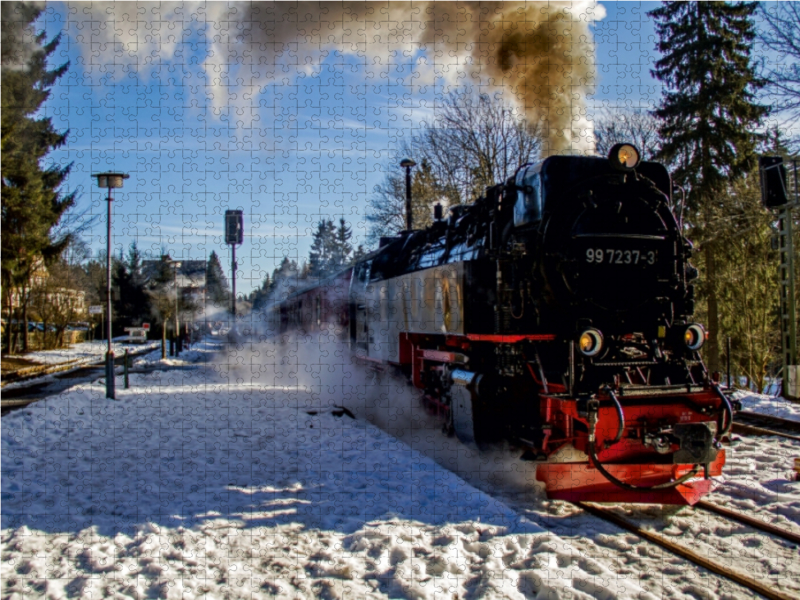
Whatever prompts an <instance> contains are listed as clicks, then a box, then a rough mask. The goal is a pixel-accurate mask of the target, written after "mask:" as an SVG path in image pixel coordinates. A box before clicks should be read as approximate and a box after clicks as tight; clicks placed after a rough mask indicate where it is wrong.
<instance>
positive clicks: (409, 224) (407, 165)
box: [400, 158, 417, 231]
mask: <svg viewBox="0 0 800 600" xmlns="http://www.w3.org/2000/svg"><path fill="white" fill-rule="evenodd" d="M400 166H401V167H402V168H404V169H405V170H406V230H407V231H411V230H412V229H413V225H414V219H413V218H412V216H411V169H412V168H414V167H416V166H417V163H415V162H414V161H413V160H411V159H410V158H404V159H403V160H401V161H400Z"/></svg>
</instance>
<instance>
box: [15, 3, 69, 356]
mask: <svg viewBox="0 0 800 600" xmlns="http://www.w3.org/2000/svg"><path fill="white" fill-rule="evenodd" d="M0 10H2V20H1V21H2V40H0V47H1V48H2V85H0V96H1V99H0V103H1V104H2V109H1V110H0V130H1V133H0V140H1V141H0V147H1V148H2V150H1V151H2V184H1V186H2V194H1V197H2V284H3V290H4V293H3V302H4V304H5V305H6V309H7V310H9V311H10V310H11V302H12V298H13V294H14V292H17V297H18V299H19V301H21V302H18V306H16V307H15V308H16V309H18V310H19V313H18V315H17V316H18V318H21V320H22V321H23V323H25V322H27V319H28V316H27V302H28V297H29V294H28V291H29V287H30V282H31V278H32V276H33V273H34V272H35V271H36V270H37V269H40V268H41V267H42V264H44V265H45V266H46V265H49V264H51V263H53V262H54V261H56V260H58V259H59V257H60V256H61V254H62V253H63V252H64V250H65V249H66V248H67V246H68V245H69V242H70V236H69V235H61V236H58V235H56V234H55V233H54V228H55V227H56V225H57V224H58V222H59V221H60V220H61V217H62V215H63V214H64V213H65V212H66V211H67V210H68V209H69V208H70V207H71V206H73V205H74V203H75V194H74V193H73V194H62V193H61V192H60V191H59V188H60V186H61V184H62V183H63V182H64V180H65V179H66V177H67V175H68V174H69V171H70V167H71V165H67V166H65V167H60V166H58V165H55V164H51V165H47V166H45V165H43V164H42V163H43V161H44V159H45V157H46V156H47V154H48V153H49V152H50V151H51V150H53V149H55V148H58V147H60V146H62V145H63V144H64V143H65V142H66V138H67V134H66V133H59V132H57V131H55V129H54V128H53V124H52V122H51V120H50V118H48V117H37V116H35V115H36V114H37V113H38V111H39V109H40V108H41V107H42V105H43V104H44V102H45V101H46V100H47V99H48V97H49V96H50V91H51V88H52V86H53V85H54V84H55V82H56V81H57V80H58V79H59V78H60V77H61V76H62V75H63V74H64V73H65V72H66V71H67V68H68V67H69V63H65V64H63V65H61V66H60V67H57V68H55V69H48V66H47V60H48V58H49V57H50V56H51V55H52V54H53V53H54V52H55V50H56V48H57V46H58V43H59V40H60V36H59V37H56V38H54V39H53V40H51V41H50V42H48V43H46V44H45V43H44V42H45V34H44V33H40V34H35V33H34V29H33V23H34V22H35V21H36V19H37V17H38V16H39V15H40V14H41V10H42V9H41V8H39V7H37V6H35V5H33V4H28V3H22V2H4V3H3V4H2V9H0ZM10 329H11V328H9V333H10ZM27 333H28V332H27V327H24V326H23V328H22V334H23V342H22V343H23V350H27V346H28V335H27Z"/></svg>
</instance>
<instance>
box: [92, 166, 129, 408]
mask: <svg viewBox="0 0 800 600" xmlns="http://www.w3.org/2000/svg"><path fill="white" fill-rule="evenodd" d="M92 177H97V187H99V188H101V189H107V190H108V197H107V198H106V200H107V201H108V219H107V220H108V223H107V225H108V232H107V239H106V244H107V245H106V338H107V340H108V347H107V350H106V398H110V399H111V400H114V399H116V394H115V390H114V351H113V350H112V349H111V202H113V200H114V199H113V198H112V196H111V190H112V189H114V188H121V187H122V182H123V181H124V180H125V179H128V177H130V175H128V174H126V173H95V174H94V175H92Z"/></svg>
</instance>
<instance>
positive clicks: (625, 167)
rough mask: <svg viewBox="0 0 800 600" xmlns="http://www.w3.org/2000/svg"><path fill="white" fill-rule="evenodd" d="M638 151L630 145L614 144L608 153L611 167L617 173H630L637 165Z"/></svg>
mask: <svg viewBox="0 0 800 600" xmlns="http://www.w3.org/2000/svg"><path fill="white" fill-rule="evenodd" d="M640 156H641V155H640V154H639V151H638V150H637V149H636V146H634V145H632V144H616V145H615V146H614V147H613V148H611V152H609V153H608V160H609V161H610V162H611V166H613V167H614V168H615V169H617V170H619V171H631V170H633V169H635V168H636V166H637V165H638V164H639V158H640Z"/></svg>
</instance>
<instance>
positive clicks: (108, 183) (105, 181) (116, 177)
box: [92, 173, 130, 189]
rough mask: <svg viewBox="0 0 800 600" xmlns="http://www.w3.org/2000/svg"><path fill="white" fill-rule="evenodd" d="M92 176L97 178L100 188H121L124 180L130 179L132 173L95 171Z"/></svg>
mask: <svg viewBox="0 0 800 600" xmlns="http://www.w3.org/2000/svg"><path fill="white" fill-rule="evenodd" d="M92 177H96V178H97V187H99V188H109V189H110V188H121V187H122V182H123V180H125V179H128V177H130V175H128V174H127V173H94V174H93V175H92Z"/></svg>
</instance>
